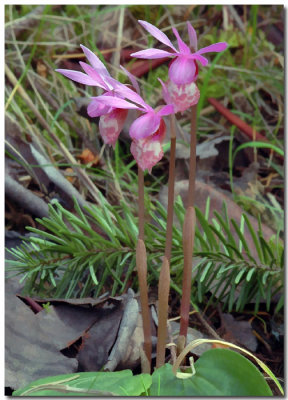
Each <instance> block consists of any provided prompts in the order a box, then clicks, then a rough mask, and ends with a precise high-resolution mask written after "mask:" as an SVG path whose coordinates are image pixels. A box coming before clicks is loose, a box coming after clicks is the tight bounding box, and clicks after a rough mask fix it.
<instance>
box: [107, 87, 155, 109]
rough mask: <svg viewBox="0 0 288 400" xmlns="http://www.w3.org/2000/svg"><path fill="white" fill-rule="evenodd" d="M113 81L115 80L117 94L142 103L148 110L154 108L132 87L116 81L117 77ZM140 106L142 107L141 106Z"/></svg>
mask: <svg viewBox="0 0 288 400" xmlns="http://www.w3.org/2000/svg"><path fill="white" fill-rule="evenodd" d="M113 81H114V82H113V87H114V92H115V93H116V94H117V96H119V97H121V98H126V99H128V100H130V101H133V102H134V103H137V104H140V105H141V106H142V107H143V108H144V109H145V110H146V111H152V110H153V109H152V107H150V106H149V105H148V104H146V103H145V101H144V100H143V99H142V97H141V96H140V95H139V94H138V93H135V92H134V90H132V89H130V88H129V87H128V86H126V85H124V84H123V83H120V82H118V81H116V80H115V79H113ZM138 108H139V109H140V107H138Z"/></svg>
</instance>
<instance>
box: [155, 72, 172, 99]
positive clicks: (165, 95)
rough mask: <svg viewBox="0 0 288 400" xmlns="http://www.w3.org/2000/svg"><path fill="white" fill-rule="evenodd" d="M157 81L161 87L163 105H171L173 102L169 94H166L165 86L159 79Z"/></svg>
mask: <svg viewBox="0 0 288 400" xmlns="http://www.w3.org/2000/svg"><path fill="white" fill-rule="evenodd" d="M158 81H159V82H160V83H161V85H162V96H163V99H164V100H165V103H166V104H172V103H173V101H172V99H171V97H170V94H169V92H168V89H167V86H166V85H165V83H164V82H163V81H162V80H161V79H160V78H158Z"/></svg>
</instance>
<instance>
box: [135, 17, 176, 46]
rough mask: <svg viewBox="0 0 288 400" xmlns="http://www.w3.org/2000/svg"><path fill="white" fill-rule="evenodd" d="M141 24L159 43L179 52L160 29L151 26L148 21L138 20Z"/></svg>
mask: <svg viewBox="0 0 288 400" xmlns="http://www.w3.org/2000/svg"><path fill="white" fill-rule="evenodd" d="M138 22H139V24H141V25H142V26H143V28H145V29H146V31H148V32H149V33H150V34H151V35H152V36H154V37H155V38H156V39H158V40H159V42H161V43H164V44H166V46H168V47H170V48H171V49H173V50H174V51H177V50H176V49H175V47H174V46H173V44H172V43H171V41H170V39H169V38H168V37H167V36H166V35H165V33H163V32H161V31H160V29H158V28H156V26H154V25H152V24H150V23H149V22H146V21H141V20H138Z"/></svg>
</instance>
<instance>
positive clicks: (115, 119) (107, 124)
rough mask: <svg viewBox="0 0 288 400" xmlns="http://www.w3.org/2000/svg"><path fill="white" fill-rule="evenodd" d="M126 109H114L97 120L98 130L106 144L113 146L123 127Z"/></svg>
mask: <svg viewBox="0 0 288 400" xmlns="http://www.w3.org/2000/svg"><path fill="white" fill-rule="evenodd" d="M127 114H128V110H122V109H114V110H113V111H111V112H110V113H109V114H105V115H102V116H101V117H100V121H99V131H100V134H101V137H102V139H103V141H104V143H106V144H110V145H112V146H113V147H114V146H115V143H116V141H117V139H118V136H119V134H120V132H121V130H122V129H123V126H124V124H125V120H126V117H127Z"/></svg>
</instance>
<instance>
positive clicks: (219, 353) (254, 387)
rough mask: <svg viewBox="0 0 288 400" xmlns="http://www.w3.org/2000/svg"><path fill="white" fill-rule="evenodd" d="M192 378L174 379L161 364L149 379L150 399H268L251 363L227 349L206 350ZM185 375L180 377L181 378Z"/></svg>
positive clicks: (263, 382)
mask: <svg viewBox="0 0 288 400" xmlns="http://www.w3.org/2000/svg"><path fill="white" fill-rule="evenodd" d="M194 368H195V374H194V375H193V376H189V374H187V375H188V378H186V379H179V378H177V377H176V376H175V375H174V374H173V372H172V366H171V365H169V364H165V365H164V366H163V367H161V368H159V369H157V370H156V371H155V372H154V373H153V375H152V385H151V387H150V389H149V395H150V396H169V397H176V396H177V397H179V396H180V397H184V396H191V397H192V396H195V397H196V396H199V397H203V396H209V397H210V396H211V397H215V396H221V397H226V396H237V397H240V396H243V397H244V396H248V397H253V396H272V391H271V389H270V388H269V386H268V384H267V382H266V380H265V379H264V377H263V375H262V374H261V373H260V371H259V370H258V369H257V368H256V366H255V365H254V364H252V362H251V361H249V360H248V359H247V358H245V357H243V356H242V355H241V354H239V353H236V352H235V351H232V350H228V349H212V350H208V351H206V352H205V353H203V355H202V356H201V357H200V358H199V359H198V360H197V361H196V363H195V364H194ZM184 375H185V374H183V376H184Z"/></svg>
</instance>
